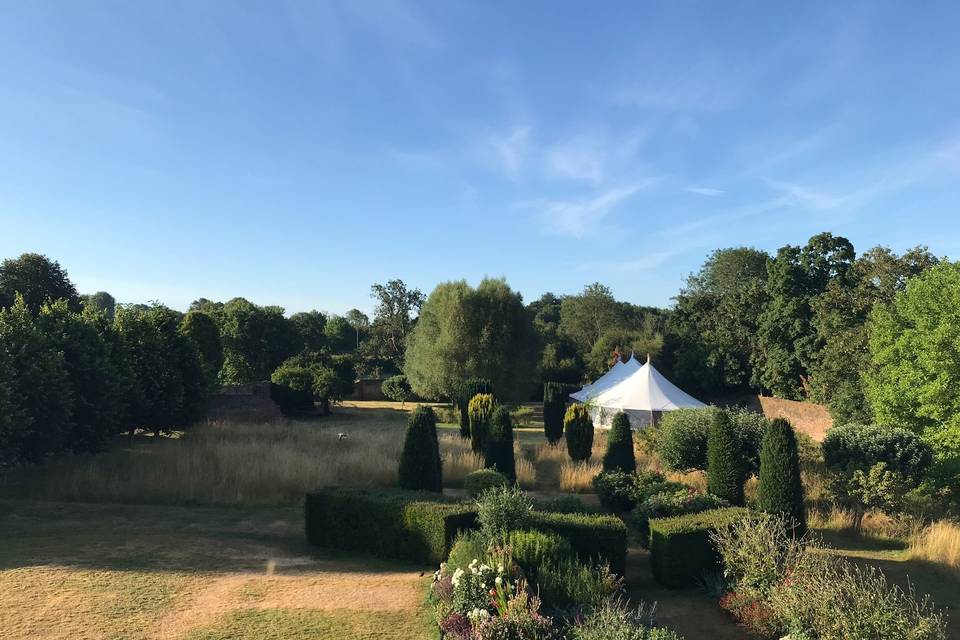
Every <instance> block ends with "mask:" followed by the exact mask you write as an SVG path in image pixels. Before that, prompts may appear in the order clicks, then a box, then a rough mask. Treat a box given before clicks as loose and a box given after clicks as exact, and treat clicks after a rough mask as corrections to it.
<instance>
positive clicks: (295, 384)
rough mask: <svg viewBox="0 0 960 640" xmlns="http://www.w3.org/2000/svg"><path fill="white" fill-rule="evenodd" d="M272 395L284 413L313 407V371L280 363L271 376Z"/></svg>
mask: <svg viewBox="0 0 960 640" xmlns="http://www.w3.org/2000/svg"><path fill="white" fill-rule="evenodd" d="M270 382H271V383H272V384H271V385H270V396H271V397H272V398H273V401H274V402H276V403H277V405H279V407H280V410H281V411H283V412H284V413H288V414H289V413H296V412H298V411H309V410H310V409H312V408H313V372H312V371H310V370H309V369H306V368H304V367H296V366H291V365H286V364H284V365H280V367H279V368H277V370H276V371H274V372H273V374H272V375H271V376H270Z"/></svg>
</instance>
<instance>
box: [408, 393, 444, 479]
mask: <svg viewBox="0 0 960 640" xmlns="http://www.w3.org/2000/svg"><path fill="white" fill-rule="evenodd" d="M398 475H399V478H400V488H401V489H410V490H414V491H436V492H438V493H439V492H442V491H443V471H442V468H441V464H440V445H439V443H438V442H437V416H436V415H435V414H434V413H433V409H431V408H430V407H417V408H416V409H414V411H413V413H412V414H410V419H409V421H408V422H407V433H406V436H405V437H404V439H403V453H401V454H400V471H399V474H398Z"/></svg>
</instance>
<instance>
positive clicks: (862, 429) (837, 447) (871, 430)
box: [823, 424, 933, 477]
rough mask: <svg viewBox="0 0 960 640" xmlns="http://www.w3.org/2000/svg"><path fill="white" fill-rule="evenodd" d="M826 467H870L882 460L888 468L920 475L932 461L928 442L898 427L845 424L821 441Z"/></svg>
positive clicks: (837, 468) (830, 431)
mask: <svg viewBox="0 0 960 640" xmlns="http://www.w3.org/2000/svg"><path fill="white" fill-rule="evenodd" d="M823 458H824V461H825V462H826V463H827V466H829V467H831V468H833V469H836V470H842V471H845V470H847V469H869V468H870V467H872V466H873V465H875V464H877V463H879V462H883V463H885V464H886V465H887V469H889V470H890V471H896V472H897V473H901V474H903V475H913V476H917V477H919V476H920V475H922V474H923V472H924V471H926V470H927V468H928V467H929V466H930V464H931V463H932V462H933V451H932V450H931V448H930V445H929V444H927V443H926V442H924V441H923V439H922V438H921V437H920V436H918V435H917V434H915V433H914V432H912V431H909V430H907V429H903V428H900V427H884V426H879V425H865V424H845V425H840V426H836V427H833V428H832V429H830V430H829V431H828V432H827V437H826V438H824V440H823Z"/></svg>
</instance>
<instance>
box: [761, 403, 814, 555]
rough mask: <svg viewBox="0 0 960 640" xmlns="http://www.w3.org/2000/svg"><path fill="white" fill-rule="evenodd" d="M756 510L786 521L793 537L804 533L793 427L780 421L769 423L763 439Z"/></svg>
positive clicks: (797, 457) (804, 521) (801, 490)
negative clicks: (779, 516) (791, 529)
mask: <svg viewBox="0 0 960 640" xmlns="http://www.w3.org/2000/svg"><path fill="white" fill-rule="evenodd" d="M757 506H758V507H759V508H760V509H762V510H763V511H766V512H767V513H772V514H779V515H782V516H784V517H785V518H787V519H788V520H789V522H791V525H792V527H793V529H794V531H795V533H796V534H797V535H801V536H802V535H803V534H804V533H805V532H806V530H807V517H806V508H805V507H804V501H803V484H802V483H801V481H800V455H799V453H798V452H797V440H796V437H795V436H794V433H793V427H791V426H790V423H789V422H787V421H786V420H783V419H782V418H779V419H777V420H773V421H772V422H771V423H770V426H769V427H767V432H766V434H765V435H764V436H763V447H762V449H761V451H760V483H759V486H758V488H757Z"/></svg>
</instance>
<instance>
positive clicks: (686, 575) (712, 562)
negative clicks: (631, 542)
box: [650, 507, 747, 587]
mask: <svg viewBox="0 0 960 640" xmlns="http://www.w3.org/2000/svg"><path fill="white" fill-rule="evenodd" d="M746 513H747V511H746V510H745V509H742V508H735V507H731V508H727V509H714V510H712V511H704V512H702V513H695V514H690V515H685V516H677V517H675V518H658V519H654V520H650V566H651V568H652V569H653V576H654V577H655V578H656V579H657V581H658V582H659V583H660V584H663V585H665V586H668V587H688V586H691V585H693V584H695V582H696V581H697V580H698V579H699V578H701V577H702V576H703V575H704V574H708V573H712V572H715V571H717V570H718V569H719V568H720V558H719V555H718V553H717V551H716V549H715V548H714V546H713V544H712V543H711V540H710V536H711V534H712V533H713V532H714V531H715V530H716V529H718V528H719V527H721V526H723V525H724V524H725V523H727V522H730V521H732V520H735V519H738V518H742V517H743V516H744V515H746Z"/></svg>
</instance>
